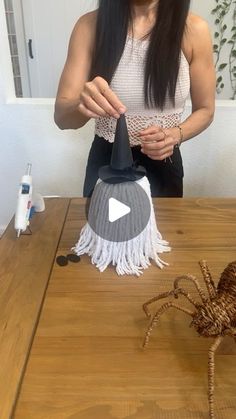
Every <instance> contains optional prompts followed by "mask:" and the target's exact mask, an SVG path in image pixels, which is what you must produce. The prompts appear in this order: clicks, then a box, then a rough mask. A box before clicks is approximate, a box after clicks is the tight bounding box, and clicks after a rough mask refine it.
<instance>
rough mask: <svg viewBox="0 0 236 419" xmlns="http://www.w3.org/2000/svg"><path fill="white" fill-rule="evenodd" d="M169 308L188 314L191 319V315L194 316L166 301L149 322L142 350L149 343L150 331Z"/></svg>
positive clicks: (188, 311)
mask: <svg viewBox="0 0 236 419" xmlns="http://www.w3.org/2000/svg"><path fill="white" fill-rule="evenodd" d="M170 307H174V308H176V309H177V310H179V311H183V312H184V313H186V314H188V315H189V316H191V317H193V315H194V313H193V312H192V311H190V310H188V309H187V308H182V307H180V306H178V305H177V304H175V303H173V302H172V301H168V302H167V303H165V304H163V305H162V306H161V307H160V308H159V309H158V310H157V312H156V314H155V315H154V316H153V318H152V321H151V323H150V325H149V327H148V329H147V331H146V334H145V338H144V342H143V348H146V346H147V345H148V342H149V339H150V335H151V332H152V329H153V328H154V327H155V326H156V324H157V322H158V320H159V318H160V317H161V315H162V314H164V313H165V311H166V310H168V308H170Z"/></svg>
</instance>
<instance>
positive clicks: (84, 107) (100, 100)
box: [78, 77, 126, 119]
mask: <svg viewBox="0 0 236 419" xmlns="http://www.w3.org/2000/svg"><path fill="white" fill-rule="evenodd" d="M78 110H79V111H80V113H82V114H83V115H84V116H86V117H87V118H99V117H111V116H112V117H113V118H117V119H118V118H119V117H120V115H121V114H123V113H125V112H126V107H125V106H124V105H123V103H122V102H121V101H120V100H119V98H118V97H117V96H116V94H115V93H114V92H113V91H112V89H111V88H110V86H109V84H108V83H107V81H106V80H104V79H103V78H102V77H95V78H94V79H93V80H92V81H90V82H87V83H85V85H84V88H83V91H82V93H81V94H80V100H79V105H78Z"/></svg>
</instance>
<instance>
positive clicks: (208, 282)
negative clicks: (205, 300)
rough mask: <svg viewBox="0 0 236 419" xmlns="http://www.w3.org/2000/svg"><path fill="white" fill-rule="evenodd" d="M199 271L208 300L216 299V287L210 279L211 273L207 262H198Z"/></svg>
mask: <svg viewBox="0 0 236 419" xmlns="http://www.w3.org/2000/svg"><path fill="white" fill-rule="evenodd" d="M199 265H200V268H201V271H202V276H203V279H204V281H205V284H206V287H207V290H208V294H209V297H210V299H212V298H215V297H216V286H215V283H214V281H213V279H212V276H211V273H210V269H209V268H208V265H207V262H206V261H205V260H201V261H200V262H199Z"/></svg>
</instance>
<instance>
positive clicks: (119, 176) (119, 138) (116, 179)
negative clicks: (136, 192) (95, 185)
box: [98, 115, 146, 184]
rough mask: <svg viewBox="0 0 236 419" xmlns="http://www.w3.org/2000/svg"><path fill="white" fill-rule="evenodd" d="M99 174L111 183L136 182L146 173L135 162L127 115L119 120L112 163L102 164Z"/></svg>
mask: <svg viewBox="0 0 236 419" xmlns="http://www.w3.org/2000/svg"><path fill="white" fill-rule="evenodd" d="M98 175H99V178H100V179H101V180H103V182H106V183H111V184H116V183H123V182H130V181H133V182H134V181H136V180H139V179H141V178H142V177H144V176H145V175H146V170H145V169H144V167H142V166H137V165H136V164H135V163H134V160H133V155H132V151H131V147H130V143H129V134H128V129H127V125H126V119H125V115H121V116H120V118H119V119H118V121H117V125H116V133H115V140H114V144H113V148H112V155H111V162H110V165H109V166H102V167H101V168H100V169H99V172H98Z"/></svg>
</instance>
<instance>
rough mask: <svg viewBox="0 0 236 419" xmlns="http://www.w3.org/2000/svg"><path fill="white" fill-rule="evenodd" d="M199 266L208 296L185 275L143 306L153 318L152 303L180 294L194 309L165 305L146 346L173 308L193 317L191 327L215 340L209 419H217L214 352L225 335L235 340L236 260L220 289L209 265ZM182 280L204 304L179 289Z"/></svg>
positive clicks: (210, 368)
mask: <svg viewBox="0 0 236 419" xmlns="http://www.w3.org/2000/svg"><path fill="white" fill-rule="evenodd" d="M199 264H200V267H201V271H202V274H203V278H204V281H205V284H206V288H207V291H208V294H207V295H206V293H205V291H204V290H203V289H202V288H201V286H200V285H199V282H198V280H197V279H196V278H195V277H194V276H192V275H185V276H180V277H177V278H176V279H175V281H174V288H173V289H172V290H171V291H168V292H165V293H162V294H159V295H157V296H156V297H154V298H152V299H151V300H149V301H147V302H146V303H145V304H144V305H143V309H144V312H145V313H146V315H147V316H148V317H150V316H151V315H150V313H149V311H148V306H149V304H151V303H153V302H155V301H158V300H160V299H163V298H167V297H171V296H172V297H174V298H176V299H177V298H178V297H179V296H181V295H183V296H185V297H186V298H187V299H188V301H190V303H191V304H192V305H193V307H194V311H191V310H189V309H187V308H184V307H181V306H179V305H177V304H176V303H175V302H173V301H168V302H166V303H164V304H163V305H162V306H161V307H160V308H159V309H158V310H157V312H156V313H155V314H154V316H153V317H152V320H151V323H150V325H149V327H148V329H147V332H146V335H145V339H144V344H143V346H144V347H146V346H147V344H148V342H149V338H150V334H151V331H152V329H153V327H154V326H155V325H156V324H157V322H158V320H159V318H160V316H161V315H162V314H163V313H165V311H166V310H168V309H169V308H170V307H174V308H176V309H177V310H180V311H183V312H184V313H186V314H188V315H189V316H191V317H192V322H191V326H193V327H194V328H195V329H196V331H197V332H198V334H199V335H200V336H204V337H213V338H215V340H214V342H213V344H212V345H211V346H210V348H209V353H208V400H209V417H210V419H214V418H215V415H214V372H215V362H214V356H215V351H216V350H217V348H218V347H219V345H220V343H221V342H222V340H223V338H224V337H225V336H226V335H228V336H231V337H233V338H234V339H235V341H236V261H235V262H232V263H230V264H229V265H228V266H227V267H226V268H225V270H224V272H223V273H222V274H221V277H220V280H219V283H218V285H217V287H216V286H215V283H214V281H213V280H212V277H211V274H210V271H209V268H208V266H207V263H206V262H205V261H201V262H199ZM183 280H187V281H191V282H193V283H194V285H195V287H196V289H197V291H198V293H199V296H200V298H201V303H199V302H197V301H195V300H194V299H193V298H192V297H191V295H190V294H189V293H188V292H187V291H185V290H184V289H183V288H181V287H180V282H181V281H183Z"/></svg>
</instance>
